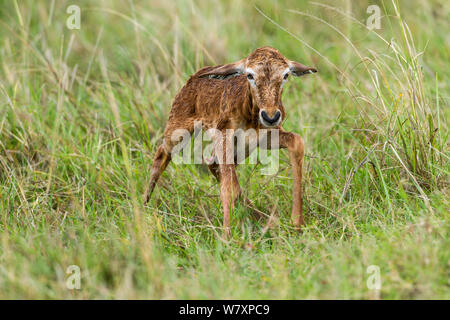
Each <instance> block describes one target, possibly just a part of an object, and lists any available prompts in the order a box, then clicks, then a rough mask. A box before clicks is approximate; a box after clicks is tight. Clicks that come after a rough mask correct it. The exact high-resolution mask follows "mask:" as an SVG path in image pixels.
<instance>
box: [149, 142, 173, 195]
mask: <svg viewBox="0 0 450 320" xmlns="http://www.w3.org/2000/svg"><path fill="white" fill-rule="evenodd" d="M170 160H171V156H170V153H169V152H167V150H166V149H165V148H164V144H162V145H160V146H159V147H158V150H156V154H155V158H154V160H153V165H152V171H151V174H150V182H149V184H148V186H147V189H146V190H145V193H144V203H147V202H148V200H150V196H151V195H152V192H153V189H154V188H155V185H156V183H157V182H158V179H159V177H160V176H161V174H162V173H163V172H164V170H165V169H166V168H167V165H168V164H169V162H170Z"/></svg>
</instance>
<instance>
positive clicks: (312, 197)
mask: <svg viewBox="0 0 450 320" xmlns="http://www.w3.org/2000/svg"><path fill="white" fill-rule="evenodd" d="M70 4H72V3H71V2H70V1H11V2H10V3H8V4H6V5H4V6H2V8H1V9H0V25H1V26H2V29H1V30H2V31H0V43H1V45H0V54H1V58H0V215H1V219H0V238H1V239H0V297H3V298H272V299H273V298H275V299H277V298H368V299H372V298H375V299H376V298H395V299H397V298H449V292H450V291H449V282H448V270H449V265H448V261H449V254H448V252H450V251H449V250H448V249H449V241H448V207H449V204H448V172H449V166H448V163H449V162H448V159H449V152H448V119H449V112H448V110H449V108H448V102H447V99H448V83H449V81H448V80H449V71H448V68H447V67H448V63H447V62H448V60H449V58H450V57H449V56H448V50H446V48H447V47H448V45H449V38H448V35H447V33H446V30H447V29H448V22H447V21H448V8H447V7H446V6H445V4H446V3H445V1H438V0H436V1H432V2H430V3H429V2H427V3H422V2H419V1H411V2H409V1H408V2H406V1H405V2H403V1H401V2H396V1H393V2H389V1H385V2H377V3H376V4H378V5H379V6H380V8H382V11H383V17H382V20H381V23H382V29H380V30H368V29H367V26H366V23H365V21H366V19H367V13H366V8H367V6H368V5H369V4H373V3H371V2H370V3H369V2H367V3H365V2H350V1H339V2H330V3H317V2H300V3H299V2H297V1H285V2H283V3H282V2H272V1H250V2H248V1H237V0H236V1H231V2H206V1H201V2H200V1H197V2H196V1H189V2H185V1H183V2H182V1H179V2H169V1H150V2H147V1H131V0H130V1H105V2H100V3H97V2H93V1H79V2H77V5H79V6H80V8H81V12H82V22H81V29H80V30H68V29H67V28H66V27H65V23H66V19H67V17H68V14H67V13H66V8H67V7H68V6H69V5H70ZM263 45H270V46H273V47H276V48H278V49H279V50H280V51H281V52H282V53H283V54H284V55H285V56H287V57H288V58H291V59H295V60H297V61H300V62H303V63H305V64H308V65H313V66H315V67H317V68H318V69H319V73H318V74H316V75H314V76H310V77H304V78H301V79H297V80H291V81H290V82H288V84H287V86H286V88H285V93H284V97H283V101H284V104H285V106H286V109H287V119H286V121H285V123H284V127H285V128H286V130H292V131H295V132H298V133H300V134H301V135H302V136H303V137H304V139H305V141H306V146H307V151H306V163H305V178H304V180H305V182H304V187H305V201H304V202H305V204H304V206H305V207H304V209H305V212H306V216H307V218H306V223H307V226H306V227H305V229H304V230H303V232H302V233H301V234H299V233H297V232H296V231H295V230H294V229H293V228H292V227H291V225H290V223H289V214H288V213H289V212H290V207H291V202H292V199H291V196H290V194H291V193H290V190H291V185H292V178H291V175H290V168H289V165H288V163H289V162H288V157H287V155H286V154H284V153H283V154H282V155H281V160H282V163H281V165H280V170H279V172H278V173H277V174H276V175H273V176H260V175H259V174H258V172H259V170H257V168H255V167H253V166H250V165H242V166H240V168H239V176H240V182H241V186H242V188H243V190H244V192H245V193H246V195H247V196H248V197H249V198H250V199H251V200H252V201H253V202H254V203H255V205H256V207H257V209H258V210H260V211H262V212H263V213H264V214H266V215H267V216H268V217H270V218H267V219H262V220H257V219H255V218H253V217H252V215H251V212H249V210H248V208H246V207H245V206H243V205H241V204H238V205H237V208H236V209H235V212H234V213H233V216H232V233H233V237H232V239H231V240H229V241H225V240H224V239H222V237H221V231H222V230H221V225H222V218H223V217H222V215H221V207H220V200H219V196H218V187H217V185H216V183H215V180H214V179H213V178H211V176H210V175H209V174H208V172H207V170H206V169H205V168H204V167H203V166H195V165H170V166H169V168H168V170H167V171H166V172H165V173H164V175H163V177H162V179H161V181H160V184H159V186H158V188H157V190H156V192H155V193H154V195H153V198H152V199H151V201H150V203H149V205H148V206H144V205H143V203H142V202H141V194H142V192H143V190H144V186H145V185H146V183H147V182H148V178H149V168H150V165H151V161H152V156H153V154H154V151H155V147H156V146H157V145H158V143H159V140H160V138H161V136H162V131H163V128H164V124H165V122H166V120H167V116H168V113H169V110H170V103H171V100H172V99H173V97H174V96H175V94H176V92H177V91H178V90H179V89H180V87H181V86H182V85H183V83H184V81H186V79H187V78H188V76H189V75H190V74H192V73H193V72H195V70H197V69H199V68H200V67H202V66H205V65H212V64H221V63H226V62H231V61H235V60H238V59H240V58H242V57H243V56H245V55H247V54H248V53H249V52H251V51H252V50H253V49H254V48H256V47H259V46H263ZM70 265H78V266H79V267H80V268H81V271H82V287H81V290H69V289H67V287H66V285H65V281H66V279H67V276H68V275H67V274H66V269H67V267H68V266H70ZM370 265H377V266H379V267H380V271H381V280H382V288H381V290H371V289H369V288H368V287H367V286H366V280H367V277H368V276H369V275H368V274H367V272H366V270H367V267H368V266H370Z"/></svg>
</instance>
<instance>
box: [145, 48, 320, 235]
mask: <svg viewBox="0 0 450 320" xmlns="http://www.w3.org/2000/svg"><path fill="white" fill-rule="evenodd" d="M315 72H317V70H316V69H314V68H310V67H307V66H305V65H303V64H300V63H298V62H295V61H292V60H288V59H286V58H285V57H284V56H283V55H282V54H281V53H280V52H279V51H278V50H276V49H274V48H270V47H263V48H259V49H256V50H255V51H254V52H252V53H251V54H250V55H249V56H248V57H247V58H244V59H242V60H240V61H237V62H235V63H231V64H226V65H220V66H214V67H205V68H202V69H200V70H199V71H198V72H197V73H195V74H194V75H193V76H191V77H190V78H189V80H188V81H187V83H186V85H185V86H184V87H183V88H182V89H181V91H180V92H179V93H178V94H177V96H176V97H175V99H174V101H173V104H172V109H171V111H170V115H169V121H168V123H167V126H166V128H165V130H164V139H163V143H162V144H161V145H160V146H159V147H158V149H157V151H156V154H155V158H154V161H153V166H152V171H151V176H150V183H149V185H148V187H147V190H146V192H145V195H144V201H145V202H148V200H149V197H150V196H151V194H152V191H153V189H154V187H155V184H156V182H157V181H158V178H159V177H160V175H161V173H162V172H163V171H164V170H165V169H166V167H167V165H168V164H169V162H170V160H171V158H172V157H171V152H172V150H173V149H174V147H175V145H177V143H179V140H177V139H174V138H173V136H174V132H175V131H176V130H178V129H184V130H187V131H188V132H190V133H192V132H193V131H194V122H195V123H197V122H201V123H202V126H203V128H202V129H204V130H205V129H206V130H208V129H214V130H216V131H217V132H219V133H221V134H218V135H216V137H215V138H213V141H214V146H215V147H214V150H215V155H216V156H215V160H216V161H214V162H213V163H211V164H209V165H208V167H209V169H210V171H211V172H212V173H213V174H214V176H215V177H216V178H217V179H218V181H219V182H220V198H221V201H222V206H223V213H224V221H223V227H224V231H225V234H226V235H229V234H230V214H231V212H232V211H233V202H234V201H235V200H236V198H237V197H238V196H239V195H240V194H241V189H240V186H239V182H238V178H237V176H236V165H237V162H236V161H226V160H225V159H228V157H227V153H230V150H233V148H234V147H235V145H234V139H233V137H230V134H227V132H229V131H230V129H232V130H238V129H242V130H248V129H253V130H256V132H257V133H258V134H260V133H261V134H262V132H264V134H265V135H266V137H264V138H265V139H266V140H267V135H268V134H267V133H266V132H267V130H262V129H272V130H273V129H275V130H278V137H279V141H278V145H276V146H272V145H269V146H268V148H287V149H288V151H289V158H290V162H291V166H292V171H293V173H292V174H293V184H294V185H293V192H292V197H293V205H292V214H291V220H292V222H293V224H294V225H295V227H297V228H298V229H300V227H301V226H302V225H303V224H304V218H303V213H302V165H303V156H304V143H303V139H302V138H301V137H300V136H299V135H298V134H296V133H292V132H287V131H284V130H283V129H282V127H281V123H282V121H283V120H284V119H285V110H284V107H283V104H282V102H281V95H282V92H283V84H284V83H285V81H286V80H287V79H288V77H289V75H293V76H296V77H298V76H302V75H305V74H309V73H315ZM261 138H263V137H258V139H259V140H258V141H261ZM219 140H220V141H219ZM250 152H251V150H249V151H248V152H247V151H246V156H248V154H249V153H250Z"/></svg>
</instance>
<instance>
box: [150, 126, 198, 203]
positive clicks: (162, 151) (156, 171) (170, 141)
mask: <svg viewBox="0 0 450 320" xmlns="http://www.w3.org/2000/svg"><path fill="white" fill-rule="evenodd" d="M175 123H176V122H175ZM177 127H178V128H177ZM177 130H181V131H183V130H186V131H185V132H184V133H183V134H192V132H193V131H194V119H188V120H184V121H183V126H178V125H173V123H172V125H170V124H168V125H167V127H166V129H165V132H164V142H163V143H162V144H161V145H160V146H159V147H158V149H157V150H156V154H155V157H154V159H153V165H152V171H151V174H150V182H149V184H148V186H147V189H146V190H145V193H144V203H147V202H148V201H149V200H150V196H151V195H152V192H153V189H154V188H155V185H156V183H157V182H158V179H159V177H160V176H161V174H162V173H163V172H164V170H166V168H167V165H168V164H169V163H170V160H172V156H171V152H172V149H173V148H174V147H175V146H176V145H177V144H178V143H188V142H190V137H188V136H187V135H186V136H182V135H180V134H176V135H175V136H173V135H174V134H175V133H176V131H177ZM178 133H179V132H178ZM186 138H187V139H186ZM182 139H183V140H182Z"/></svg>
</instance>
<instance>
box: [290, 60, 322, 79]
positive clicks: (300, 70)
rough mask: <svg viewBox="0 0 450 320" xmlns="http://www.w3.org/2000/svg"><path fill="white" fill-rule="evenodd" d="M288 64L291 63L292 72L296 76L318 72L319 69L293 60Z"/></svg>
mask: <svg viewBox="0 0 450 320" xmlns="http://www.w3.org/2000/svg"><path fill="white" fill-rule="evenodd" d="M288 64H289V69H290V70H291V73H292V74H293V75H294V76H296V77H300V76H303V75H305V74H309V73H316V72H317V69H315V68H311V67H308V66H305V65H304V64H301V63H298V62H296V61H292V60H291V61H289V63H288Z"/></svg>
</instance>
